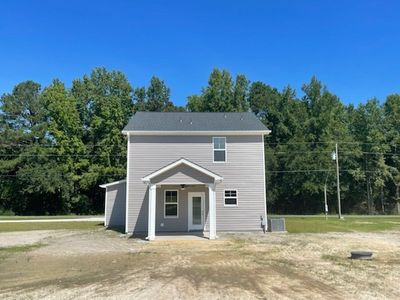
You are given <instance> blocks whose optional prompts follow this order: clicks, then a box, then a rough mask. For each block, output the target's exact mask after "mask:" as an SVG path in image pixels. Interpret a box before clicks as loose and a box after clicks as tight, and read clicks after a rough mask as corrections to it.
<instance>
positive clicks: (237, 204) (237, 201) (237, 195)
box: [224, 189, 239, 207]
mask: <svg viewBox="0 0 400 300" xmlns="http://www.w3.org/2000/svg"><path fill="white" fill-rule="evenodd" d="M225 191H236V204H226V203H225V198H233V197H225ZM224 206H225V207H236V206H239V192H238V190H237V189H225V190H224Z"/></svg>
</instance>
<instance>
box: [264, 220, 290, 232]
mask: <svg viewBox="0 0 400 300" xmlns="http://www.w3.org/2000/svg"><path fill="white" fill-rule="evenodd" d="M268 231H269V232H286V224H285V218H274V219H270V218H268Z"/></svg>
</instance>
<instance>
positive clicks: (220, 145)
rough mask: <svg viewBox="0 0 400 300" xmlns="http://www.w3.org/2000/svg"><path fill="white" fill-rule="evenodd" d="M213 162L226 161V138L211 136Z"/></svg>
mask: <svg viewBox="0 0 400 300" xmlns="http://www.w3.org/2000/svg"><path fill="white" fill-rule="evenodd" d="M213 152H214V162H226V138H225V137H213Z"/></svg>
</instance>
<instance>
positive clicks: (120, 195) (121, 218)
mask: <svg viewBox="0 0 400 300" xmlns="http://www.w3.org/2000/svg"><path fill="white" fill-rule="evenodd" d="M106 193H107V195H106V197H107V200H106V208H105V218H106V224H107V226H108V227H112V226H124V225H125V203H126V202H125V201H126V183H125V182H121V183H119V184H115V185H112V186H109V187H107V189H106Z"/></svg>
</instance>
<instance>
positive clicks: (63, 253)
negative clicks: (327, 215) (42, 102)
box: [0, 230, 400, 299]
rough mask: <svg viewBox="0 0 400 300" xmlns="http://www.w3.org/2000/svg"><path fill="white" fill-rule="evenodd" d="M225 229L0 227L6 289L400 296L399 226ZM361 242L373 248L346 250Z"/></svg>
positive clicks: (89, 294)
mask: <svg viewBox="0 0 400 300" xmlns="http://www.w3.org/2000/svg"><path fill="white" fill-rule="evenodd" d="M220 237H221V238H220V239H219V240H216V241H208V240H202V241H155V242H151V243H148V242H145V241H142V240H138V239H127V238H125V237H124V236H122V235H119V234H118V233H115V232H111V231H104V230H95V231H67V230H61V231H60V230H53V231H29V232H6V233H0V250H1V251H0V298H1V299H14V298H24V299H26V298H28V299H83V298H85V299H92V298H95V299H102V298H112V299H126V298H130V299H176V298H181V299H215V298H220V299H231V298H241V299H243V298H247V299H253V298H263V299H288V298H296V299H322V298H329V299H372V298H389V299H399V298H400V233H399V232H383V233H325V234H266V235H263V234H261V233H260V234H220ZM32 245H33V246H32ZM359 249H361V250H364V249H366V250H372V251H374V252H375V258H374V259H373V260H372V261H354V260H350V259H348V256H349V252H350V251H351V250H359Z"/></svg>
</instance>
